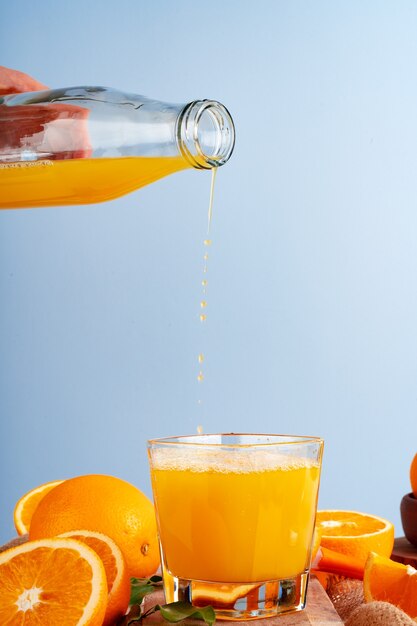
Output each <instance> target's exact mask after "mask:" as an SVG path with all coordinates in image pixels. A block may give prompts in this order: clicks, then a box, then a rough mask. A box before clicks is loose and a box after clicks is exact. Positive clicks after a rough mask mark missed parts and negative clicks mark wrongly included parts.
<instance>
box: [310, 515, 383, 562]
mask: <svg viewBox="0 0 417 626" xmlns="http://www.w3.org/2000/svg"><path fill="white" fill-rule="evenodd" d="M316 524H317V527H318V528H319V529H320V532H321V545H322V546H324V547H325V548H329V549H330V550H335V551H336V552H341V553H342V554H347V555H349V556H353V557H355V558H356V559H357V560H358V562H359V563H362V565H363V566H364V565H365V563H366V559H367V558H368V554H369V552H376V553H378V554H381V555H382V556H387V557H389V556H390V555H391V552H392V548H393V546H394V526H393V525H392V524H391V522H389V521H388V520H386V519H383V518H382V517H376V516H375V515H369V514H366V513H358V512H357V511H330V510H327V511H317V520H316Z"/></svg>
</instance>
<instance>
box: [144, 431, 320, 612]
mask: <svg viewBox="0 0 417 626" xmlns="http://www.w3.org/2000/svg"><path fill="white" fill-rule="evenodd" d="M148 451H149V459H150V467H151V478H152V488H153V494H154V501H155V507H156V513H157V520H158V529H159V540H160V548H161V557H162V567H163V576H164V587H165V594H166V600H167V602H173V601H175V600H179V599H187V600H189V601H191V602H192V603H193V604H194V605H196V606H203V605H204V604H211V605H212V606H213V607H214V608H215V611H216V614H217V616H218V617H220V618H222V619H227V618H229V619H233V620H236V619H250V618H259V617H269V616H272V615H277V614H279V613H283V612H287V611H294V610H300V609H302V608H304V606H305V599H306V590H307V582H308V572H309V566H310V556H311V544H312V537H313V531H314V522H315V515H316V509H317V497H318V489H319V481H320V469H321V457H322V451H323V442H322V440H321V439H318V438H316V437H299V436H296V437H293V436H283V435H255V434H218V435H195V436H186V437H171V438H168V439H154V440H151V441H150V442H149V446H148Z"/></svg>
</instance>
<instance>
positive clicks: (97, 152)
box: [0, 87, 235, 208]
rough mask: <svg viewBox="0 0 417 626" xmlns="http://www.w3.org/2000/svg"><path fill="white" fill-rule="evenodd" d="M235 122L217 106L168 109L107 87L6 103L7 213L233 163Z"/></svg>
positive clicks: (0, 197)
mask: <svg viewBox="0 0 417 626" xmlns="http://www.w3.org/2000/svg"><path fill="white" fill-rule="evenodd" d="M234 142H235V131H234V125H233V120H232V118H231V116H230V113H229V112H228V111H227V109H226V108H225V107H224V106H223V105H222V104H220V103H219V102H215V101H213V100H195V101H193V102H190V103H189V104H186V105H184V104H169V103H166V102H159V101H157V100H151V99H149V98H145V97H144V96H139V95H132V94H125V93H121V92H119V91H116V90H114V89H110V88H106V87H71V88H65V89H53V90H47V91H37V92H29V93H21V94H11V95H6V96H3V97H0V208H18V207H35V206H55V205H63V204H85V203H92V202H101V201H104V200H110V199H112V198H116V197H119V196H121V195H123V194H126V193H128V192H130V191H133V190H134V189H138V188H139V187H142V186H144V185H146V184H149V183H152V182H154V181H155V180H158V179H159V178H162V177H163V176H167V175H168V174H172V173H174V172H177V171H180V170H183V169H186V168H190V167H194V168H197V169H211V168H213V167H218V166H220V165H223V164H224V163H226V161H227V160H228V159H229V157H230V155H231V154H232V151H233V147H234Z"/></svg>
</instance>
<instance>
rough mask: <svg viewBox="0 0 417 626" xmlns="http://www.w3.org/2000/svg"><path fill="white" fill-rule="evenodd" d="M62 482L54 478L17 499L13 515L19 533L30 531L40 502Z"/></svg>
mask: <svg viewBox="0 0 417 626" xmlns="http://www.w3.org/2000/svg"><path fill="white" fill-rule="evenodd" d="M62 482H63V481H62V480H53V481H52V482H49V483H45V484H44V485H39V487H35V488H34V489H31V490H30V491H28V492H27V493H25V495H24V496H22V497H21V498H20V500H18V501H17V504H16V506H15V508H14V514H13V517H14V525H15V527H16V530H17V532H18V534H19V535H24V534H25V533H28V532H29V527H30V522H31V519H32V515H33V513H34V511H35V509H36V507H37V506H38V504H39V502H40V501H41V500H42V498H43V497H44V496H46V494H47V493H48V492H49V491H51V489H53V488H54V487H56V486H57V485H60V484H61V483H62Z"/></svg>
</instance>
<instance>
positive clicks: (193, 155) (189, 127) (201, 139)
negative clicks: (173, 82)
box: [177, 100, 235, 169]
mask: <svg viewBox="0 0 417 626" xmlns="http://www.w3.org/2000/svg"><path fill="white" fill-rule="evenodd" d="M177 140H178V145H179V148H180V150H181V153H182V155H183V156H184V157H185V158H186V159H187V161H188V162H189V163H190V164H191V165H192V166H193V167H195V168H198V169H212V168H213V167H219V166H220V165H224V163H226V162H227V161H228V160H229V158H230V156H231V154H232V152H233V148H234V146H235V126H234V124H233V119H232V116H231V115H230V113H229V111H228V110H227V109H226V107H225V106H223V105H222V104H220V102H216V101H215V100H196V101H195V102H190V104H187V106H186V107H185V108H184V109H183V110H182V112H181V115H180V116H179V118H178V124H177Z"/></svg>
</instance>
